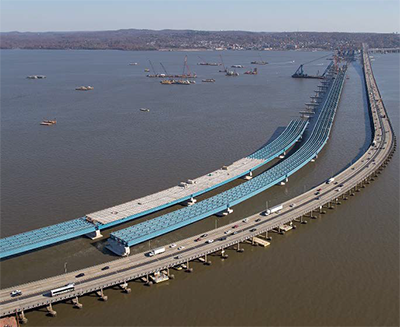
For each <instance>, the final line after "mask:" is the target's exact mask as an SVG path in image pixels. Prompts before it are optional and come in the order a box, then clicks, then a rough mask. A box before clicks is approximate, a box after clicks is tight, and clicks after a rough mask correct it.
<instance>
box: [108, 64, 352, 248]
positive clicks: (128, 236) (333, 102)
mask: <svg viewBox="0 0 400 327" xmlns="http://www.w3.org/2000/svg"><path fill="white" fill-rule="evenodd" d="M344 76H345V71H340V72H339V73H338V74H337V76H336V78H335V79H334V80H333V81H332V82H331V84H330V88H329V92H328V94H327V96H326V98H325V101H324V103H323V106H322V108H321V111H320V114H319V116H318V119H317V122H316V124H315V126H314V129H313V131H312V133H311V135H310V137H309V138H308V140H307V141H306V142H305V143H304V144H303V145H302V146H301V147H300V148H299V149H298V150H297V151H296V152H295V153H294V154H292V155H291V156H290V157H289V158H287V159H286V160H283V161H282V162H280V163H279V164H277V165H276V166H274V167H272V168H271V169H269V170H267V171H266V172H264V173H262V174H260V175H259V176H257V177H254V178H253V179H251V180H250V181H248V182H246V183H243V184H241V185H239V186H236V187H234V188H232V189H230V190H227V191H225V192H222V193H220V194H217V195H215V196H213V197H211V198H208V199H206V200H203V201H201V202H198V203H196V204H194V205H192V206H190V207H186V208H183V209H180V210H177V211H174V212H171V213H168V214H166V215H163V216H160V217H157V218H154V219H152V220H149V221H147V222H145V223H141V224H137V225H135V226H131V227H128V228H126V229H123V230H120V231H117V232H114V233H112V234H111V238H114V239H116V240H119V242H121V243H122V244H125V245H126V246H133V245H135V244H138V243H141V242H143V241H146V240H148V239H151V238H154V237H156V236H160V235H162V234H165V233H168V232H170V231H173V230H176V229H178V228H181V227H183V226H186V225H188V224H191V223H193V222H196V221H198V220H201V219H204V218H206V217H209V216H211V215H213V214H216V213H218V212H220V211H223V210H224V209H226V207H227V206H233V205H236V204H238V203H240V202H242V201H245V200H246V199H248V198H250V197H252V196H254V195H256V194H258V193H260V192H263V191H264V190H266V189H268V188H270V187H271V186H273V185H276V184H277V183H279V182H281V181H283V180H285V179H286V178H287V177H288V176H290V175H292V174H293V173H295V172H296V171H298V170H299V169H301V168H302V167H304V166H305V165H306V164H307V163H309V162H310V161H311V160H312V159H313V158H315V156H316V155H317V154H318V153H319V152H320V151H321V149H322V148H323V147H324V145H325V144H326V142H327V140H328V138H329V133H330V130H331V127H332V124H333V118H334V116H335V113H336V109H337V106H338V103H339V99H340V94H341V91H342V88H343V83H344Z"/></svg>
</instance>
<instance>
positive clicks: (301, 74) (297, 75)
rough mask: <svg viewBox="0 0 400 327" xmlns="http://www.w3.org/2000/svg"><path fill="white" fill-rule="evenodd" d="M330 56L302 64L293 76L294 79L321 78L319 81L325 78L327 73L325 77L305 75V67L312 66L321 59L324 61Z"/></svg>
mask: <svg viewBox="0 0 400 327" xmlns="http://www.w3.org/2000/svg"><path fill="white" fill-rule="evenodd" d="M328 56H330V54H328V55H326V56H322V57H320V58H317V59H313V60H311V61H308V62H306V63H304V64H301V65H300V66H299V68H297V70H296V72H295V73H294V74H293V75H292V77H293V78H319V79H321V78H324V75H325V73H324V75H322V76H319V75H307V74H305V73H304V70H303V67H304V65H308V64H311V63H312V62H314V61H317V60H320V59H322V58H326V57H328Z"/></svg>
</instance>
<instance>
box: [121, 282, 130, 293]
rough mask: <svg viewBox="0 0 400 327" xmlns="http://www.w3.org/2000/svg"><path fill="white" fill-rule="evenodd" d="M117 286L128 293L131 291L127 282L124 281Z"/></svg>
mask: <svg viewBox="0 0 400 327" xmlns="http://www.w3.org/2000/svg"><path fill="white" fill-rule="evenodd" d="M119 287H120V288H121V289H122V291H123V292H125V293H127V294H129V293H130V292H131V289H130V288H129V287H128V283H127V282H125V283H123V284H121V285H119Z"/></svg>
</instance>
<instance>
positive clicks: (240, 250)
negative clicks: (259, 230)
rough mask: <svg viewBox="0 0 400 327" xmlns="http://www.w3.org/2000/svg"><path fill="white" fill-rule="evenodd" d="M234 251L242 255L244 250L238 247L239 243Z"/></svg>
mask: <svg viewBox="0 0 400 327" xmlns="http://www.w3.org/2000/svg"><path fill="white" fill-rule="evenodd" d="M236 251H237V252H239V253H243V252H244V249H243V248H241V247H240V242H238V244H237V249H236Z"/></svg>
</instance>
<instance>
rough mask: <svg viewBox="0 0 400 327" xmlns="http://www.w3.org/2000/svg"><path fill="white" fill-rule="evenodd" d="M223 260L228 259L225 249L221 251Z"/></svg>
mask: <svg viewBox="0 0 400 327" xmlns="http://www.w3.org/2000/svg"><path fill="white" fill-rule="evenodd" d="M221 259H228V255H227V254H226V253H225V249H222V250H221Z"/></svg>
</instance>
